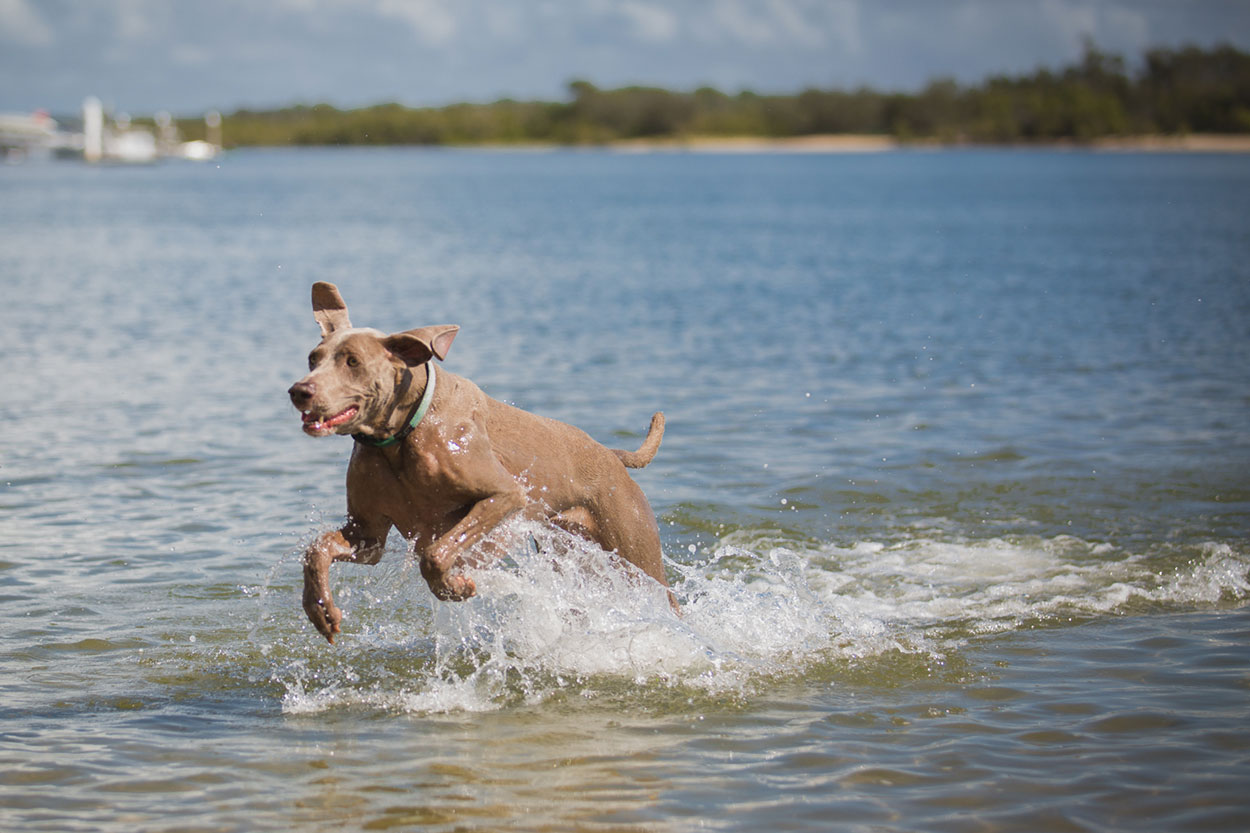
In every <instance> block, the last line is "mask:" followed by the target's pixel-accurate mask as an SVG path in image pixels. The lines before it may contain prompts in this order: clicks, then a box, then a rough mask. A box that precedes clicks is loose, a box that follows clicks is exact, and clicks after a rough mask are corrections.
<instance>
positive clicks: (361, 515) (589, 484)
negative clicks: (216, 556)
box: [287, 282, 677, 644]
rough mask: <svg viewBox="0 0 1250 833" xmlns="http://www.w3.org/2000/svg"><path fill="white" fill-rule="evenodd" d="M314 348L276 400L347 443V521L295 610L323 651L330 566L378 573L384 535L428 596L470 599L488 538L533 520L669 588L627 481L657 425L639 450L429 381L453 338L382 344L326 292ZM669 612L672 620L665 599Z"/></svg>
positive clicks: (452, 381) (648, 454) (471, 388)
mask: <svg viewBox="0 0 1250 833" xmlns="http://www.w3.org/2000/svg"><path fill="white" fill-rule="evenodd" d="M312 307H313V317H314V318H315V319H316V321H317V323H318V324H320V325H321V342H320V343H319V344H318V345H317V346H316V348H315V349H314V350H313V351H312V353H311V354H310V355H309V357H308V365H309V372H308V375H306V376H305V377H304V378H302V379H300V380H299V381H298V382H296V383H295V384H294V385H292V386H291V388H290V390H288V392H287V393H288V394H289V396H290V398H291V403H292V404H293V405H295V407H296V408H297V409H299V411H300V412H301V413H302V415H303V428H304V433H306V434H308V435H310V436H313V437H324V436H331V435H335V434H349V435H351V436H352V437H353V438H354V440H355V447H354V448H353V449H352V457H351V462H350V464H349V465H348V468H347V522H346V523H345V524H344V525H343V526H342V528H340V529H338V530H335V531H332V532H326V533H324V534H322V535H320V536H318V537H317V538H316V539H315V540H314V541H313V542H312V544H310V545H309V546H308V548H307V550H306V551H305V553H304V562H303V564H304V599H303V604H304V611H305V612H306V613H307V614H308V618H309V619H310V620H311V621H312V623H313V625H314V626H315V627H316V628H317V631H318V632H319V633H321V635H322V636H324V637H325V638H326V639H327V640H328V641H329V642H330V643H331V644H333V642H334V636H335V634H337V633H340V632H341V628H340V623H341V622H342V619H343V613H342V611H341V610H339V608H337V607H336V606H335V604H334V601H333V599H332V596H331V593H330V565H331V564H332V563H333V562H335V561H351V562H355V563H357V564H376V563H378V561H379V560H381V558H382V555H383V554H384V552H385V550H386V539H387V536H388V534H389V533H390V530H391V527H394V528H395V529H397V530H398V531H399V533H400V534H401V535H403V536H404V538H406V539H407V540H408V541H410V542H411V544H412V548H413V552H414V554H415V555H416V556H417V557H418V558H419V562H420V567H421V575H422V576H423V577H424V578H425V581H426V583H427V584H428V585H429V587H430V590H431V591H432V592H433V594H434V595H435V597H437V598H439V599H441V600H444V601H462V600H464V599H468V598H469V597H471V596H473V595H474V594H475V593H476V589H477V588H476V585H475V583H474V581H473V579H472V578H470V577H469V576H467V575H465V573H464V569H465V567H476V566H481V565H482V564H483V563H485V562H486V561H488V560H489V559H490V558H491V557H493V556H495V555H498V553H497V552H494V551H493V545H492V542H491V541H489V540H487V536H489V535H490V533H491V532H492V531H493V530H494V529H496V528H497V527H498V526H499V525H500V524H501V523H502V522H503V521H505V520H507V519H509V518H512V517H515V516H521V517H525V518H530V519H539V520H545V521H547V522H549V523H552V524H554V525H555V526H558V527H560V528H562V529H565V530H567V531H569V532H571V533H574V534H576V535H579V536H581V537H583V538H586V539H588V540H590V541H593V542H594V543H596V544H598V545H599V546H600V547H602V548H603V549H604V550H605V551H607V552H609V553H615V554H616V555H618V556H619V557H620V558H621V559H623V560H624V561H626V562H628V563H629V564H632V565H633V566H634V567H636V568H637V569H638V570H639V571H641V572H642V573H643V574H644V575H646V576H649V577H650V578H651V579H653V580H655V581H656V582H658V583H659V584H660V585H661V586H663V587H665V588H667V587H668V582H667V580H666V577H665V575H664V565H663V559H662V556H661V550H660V533H659V528H658V526H657V524H656V520H655V514H654V513H653V512H652V510H651V506H650V504H648V503H647V498H646V496H645V495H644V494H643V492H642V489H641V488H639V486H638V484H637V483H635V482H634V480H633V479H632V478H631V477H630V476H629V473H628V472H627V471H626V468H627V467H629V468H641V467H643V466H646V465H647V464H648V463H650V462H651V460H652V458H654V457H655V453H656V451H657V450H658V449H659V447H660V441H661V440H662V439H663V436H664V415H663V413H660V412H657V413H656V414H655V415H654V416H652V418H651V426H650V429H649V430H648V432H647V436H646V439H645V440H644V441H643V444H642V446H641V447H640V448H639V449H638V450H637V451H632V452H631V451H621V450H617V449H609V448H605V447H604V446H602V445H600V444H599V443H597V442H595V441H594V440H593V439H591V438H590V437H589V436H588V435H587V434H586V433H585V432H583V431H581V430H579V429H577V428H575V427H573V426H571V425H567V424H565V423H562V422H558V421H556V420H554V419H548V418H546V417H541V416H537V415H535V414H531V413H528V412H527V411H523V410H521V409H519V408H515V407H512V406H511V405H507V404H505V403H503V402H499V401H497V400H495V399H492V398H491V397H489V396H487V395H486V394H485V393H483V392H482V390H481V389H480V388H479V387H478V386H477V385H475V384H473V383H472V382H470V381H469V380H468V379H465V378H462V377H460V376H457V375H455V374H453V373H450V372H448V371H446V370H442V369H436V367H435V365H434V360H435V359H438V360H439V361H441V360H443V359H445V358H446V357H447V352H448V350H449V349H450V348H451V344H452V341H453V340H454V339H455V338H456V334H457V333H458V332H459V329H460V328H459V327H458V326H455V325H444V326H433V327H421V328H419V329H415V330H407V331H405V332H399V333H393V334H390V335H388V334H385V333H382V332H379V331H378V330H373V329H364V328H356V327H353V326H352V324H351V322H350V320H349V319H348V315H347V305H346V304H345V303H344V302H343V298H342V296H341V295H340V294H339V291H338V288H337V287H335V286H334V284H330V283H322V282H318V283H315V284H313V287H312ZM668 596H669V602H670V604H672V606H673V608H674V610H677V603H676V599H675V598H674V596H673V594H672V592H671V591H669V593H668Z"/></svg>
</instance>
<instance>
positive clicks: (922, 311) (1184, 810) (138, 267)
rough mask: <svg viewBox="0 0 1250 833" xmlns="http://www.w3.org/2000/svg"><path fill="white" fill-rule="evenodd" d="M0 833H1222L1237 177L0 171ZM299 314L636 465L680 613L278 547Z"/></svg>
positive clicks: (397, 556) (330, 516) (1238, 273)
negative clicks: (424, 349) (335, 290)
mask: <svg viewBox="0 0 1250 833" xmlns="http://www.w3.org/2000/svg"><path fill="white" fill-rule="evenodd" d="M0 197H2V198H0V220H2V224H0V228H3V232H0V280H3V285H4V287H5V289H6V303H5V304H4V305H3V306H2V307H0V350H2V353H0V355H3V357H4V361H3V363H0V367H2V368H3V369H0V383H2V384H3V390H4V391H5V395H4V396H3V398H2V399H0V419H2V421H3V424H4V426H5V428H4V430H3V432H2V433H0V577H2V580H0V617H2V619H0V621H2V622H3V624H4V628H3V632H0V691H2V692H3V698H2V701H0V827H3V828H4V829H26V830H93V831H96V830H126V831H148V830H152V831H155V830H214V831H222V830H227V831H228V830H240V831H244V830H249V831H250V830H288V829H292V828H294V827H297V826H298V827H301V828H311V829H317V830H320V829H331V828H336V829H338V828H343V827H348V828H352V827H358V828H362V829H404V828H409V829H415V828H425V829H433V830H454V829H465V828H468V829H500V828H508V829H534V830H538V829H544V830H582V829H585V830H687V829H692V828H695V827H706V828H711V829H722V830H756V829H760V828H763V827H768V828H773V829H778V830H782V829H784V830H827V829H831V828H832V829H843V828H845V829H852V830H853V829H863V830H868V829H871V830H898V831H906V830H916V829H932V830H967V829H984V830H1029V831H1038V830H1056V831H1067V830H1120V829H1126V828H1130V827H1131V828H1133V829H1140V830H1179V829H1185V830H1238V831H1239V830H1243V829H1245V828H1246V827H1247V825H1248V824H1250V811H1247V810H1246V809H1244V807H1245V801H1244V792H1245V790H1246V789H1247V788H1248V787H1250V730H1247V728H1246V715H1247V703H1248V702H1250V699H1248V694H1250V616H1248V615H1247V611H1250V607H1248V606H1247V600H1248V599H1250V478H1248V477H1247V474H1246V472H1247V471H1250V425H1248V424H1247V418H1246V416H1245V415H1246V413H1247V406H1248V405H1250V266H1248V265H1247V264H1250V231H1248V227H1247V225H1246V222H1245V219H1244V218H1245V217H1246V216H1250V157H1246V156H1168V155H1159V156H1153V155H1131V156H1113V155H1099V154H1088V153H1014V152H966V153H962V152H955V153H889V154H881V155H872V156H866V157H861V156H770V155H743V156H714V155H707V156H704V155H682V154H672V155H649V156H648V155H644V156H629V155H613V154H608V153H594V152H580V153H571V152H570V153H564V152H560V153H543V154H525V153H478V152H449V151H409V150H404V151H398V150H396V151H391V150H387V151H304V152H298V151H274V152H240V153H237V154H233V155H231V156H228V157H226V158H225V159H224V160H222V161H221V162H220V163H219V164H217V163H214V164H211V165H203V166H193V165H185V166H184V165H165V166H159V167H153V168H94V169H93V168H86V167H82V166H78V165H72V164H59V165H58V164H47V165H30V166H25V167H9V168H5V169H4V170H2V171H0ZM314 280H331V281H334V282H336V283H338V284H339V286H340V288H341V289H342V291H343V293H344V296H345V297H346V299H347V302H348V304H349V306H350V307H351V311H352V317H353V320H354V321H356V322H357V323H360V324H368V325H372V326H376V327H379V328H382V329H390V330H397V329H405V328H408V327H411V326H416V325H420V324H428V323H441V322H454V323H458V324H460V325H461V327H462V330H461V333H460V336H459V337H458V338H457V340H456V343H455V346H454V348H453V350H452V353H451V355H450V356H449V357H448V361H447V365H448V367H449V368H450V369H451V370H453V371H454V372H457V373H461V374H463V375H466V376H468V377H470V378H472V379H474V380H475V381H477V382H478V383H479V384H481V385H482V386H483V387H484V388H485V389H486V390H487V391H488V392H490V393H491V394H492V395H494V396H496V397H498V398H501V399H505V400H507V401H510V402H514V403H516V404H518V405H520V406H522V407H525V408H527V409H530V410H534V411H537V412H540V413H543V414H547V415H550V416H555V417H558V418H561V419H564V420H566V421H569V422H573V423H576V424H578V425H579V426H581V427H583V428H585V429H586V430H588V431H589V432H590V433H591V434H592V435H594V436H596V437H597V438H599V439H601V440H602V441H604V442H605V443H607V444H609V445H614V446H617V447H633V446H635V445H637V443H638V442H639V441H640V439H641V436H642V434H643V432H644V431H645V428H646V425H647V419H648V417H649V415H650V414H651V412H652V411H653V410H656V409H663V410H664V411H665V413H666V415H667V417H668V431H667V433H666V436H665V441H664V445H663V447H662V449H661V451H660V454H659V456H658V457H657V458H656V460H655V462H654V463H653V464H652V465H651V466H650V467H649V468H647V469H645V470H643V471H640V472H637V473H636V474H637V479H638V480H639V482H640V483H641V484H642V485H643V487H644V489H645V490H646V492H647V494H648V495H649V497H650V499H651V501H652V504H653V506H654V508H655V510H656V512H657V515H658V517H659V519H660V523H661V529H662V535H663V540H664V545H665V550H666V555H667V557H668V561H669V574H670V578H671V580H672V582H673V584H674V588H675V590H676V592H677V593H678V595H679V597H680V598H681V600H682V603H683V609H684V616H683V617H682V618H681V619H677V618H675V617H673V616H672V615H671V613H670V612H669V610H668V607H667V603H666V602H665V600H664V598H663V595H662V594H659V593H655V592H649V591H647V590H645V589H643V590H640V589H639V588H638V587H637V586H636V585H634V584H632V583H630V582H628V581H626V580H625V579H624V578H623V576H622V575H621V574H620V573H619V572H618V571H616V570H615V569H613V568H612V567H611V566H610V564H609V563H608V559H607V558H606V556H605V555H604V554H603V553H600V552H596V551H594V550H593V548H590V547H587V546H585V545H583V544H581V543H579V542H577V541H575V540H572V539H568V538H566V537H563V536H561V535H558V534H556V533H553V532H551V531H549V530H545V529H543V528H541V527H526V528H523V529H520V530H514V531H516V532H519V533H521V534H519V535H516V536H515V537H516V538H517V539H518V540H528V539H529V538H533V539H534V540H535V542H536V543H538V544H539V545H540V547H539V549H540V550H541V551H542V552H543V553H559V557H558V562H555V563H558V568H557V567H556V566H555V565H554V564H553V561H552V559H551V558H550V557H547V556H545V555H539V554H537V553H536V552H534V551H533V549H532V548H531V547H529V546H524V545H522V546H518V547H516V548H514V551H513V553H512V555H511V556H510V557H509V558H508V559H506V560H505V561H504V562H503V563H502V564H500V565H498V566H497V567H495V568H493V569H490V570H486V571H482V572H481V573H480V574H478V575H477V576H476V578H477V580H478V586H479V589H480V591H481V592H480V595H479V597H477V598H476V599H474V600H472V601H470V602H468V603H466V604H461V605H455V604H443V603H439V602H435V601H433V600H432V598H431V597H430V595H429V593H428V591H427V590H426V589H425V587H424V585H423V583H422V582H421V580H420V576H419V572H418V571H417V569H416V567H415V565H413V564H412V563H411V560H410V559H409V557H408V556H407V555H406V553H405V551H404V548H403V545H402V542H401V541H399V540H398V539H397V538H393V540H392V541H391V543H390V554H389V555H388V557H387V558H386V559H385V560H384V561H383V562H382V563H381V564H380V565H378V566H376V567H372V568H368V567H361V566H355V565H338V566H337V567H336V573H335V578H334V582H335V587H336V591H337V593H338V601H339V604H340V605H341V606H342V607H343V608H344V609H345V610H346V611H347V619H346V620H345V622H344V634H343V636H342V637H341V638H340V640H339V644H338V645H336V646H334V647H330V646H327V645H326V644H325V643H324V642H323V641H322V640H320V638H319V637H317V635H316V634H315V632H314V631H313V630H312V628H311V626H310V625H309V624H308V623H307V622H305V621H304V619H303V616H302V612H301V611H300V607H299V581H300V574H299V568H298V564H299V552H300V549H301V545H302V544H304V543H306V542H307V541H308V540H310V539H311V538H312V536H314V535H315V534H317V532H319V531H320V530H322V529H326V528H330V527H332V526H333V525H335V524H337V523H339V522H340V521H341V517H342V512H343V493H342V475H343V471H344V467H345V464H346V458H347V455H348V453H349V445H350V444H349V441H347V440H341V439H334V440H325V441H314V440H310V439H308V438H306V437H304V436H303V435H302V434H301V433H300V431H299V422H298V415H297V414H296V413H295V411H294V410H293V409H292V408H291V407H290V406H289V404H287V403H286V401H285V396H284V391H285V389H286V387H287V386H288V385H289V384H290V382H291V381H293V380H294V379H295V378H297V377H298V376H299V375H300V374H301V373H302V371H303V366H304V363H305V358H304V357H305V355H306V353H307V352H308V350H309V349H310V348H311V347H312V346H313V344H314V343H315V340H316V333H317V329H316V326H315V324H314V323H313V322H312V318H311V315H310V310H309V307H308V286H309V284H310V283H311V282H312V281H314Z"/></svg>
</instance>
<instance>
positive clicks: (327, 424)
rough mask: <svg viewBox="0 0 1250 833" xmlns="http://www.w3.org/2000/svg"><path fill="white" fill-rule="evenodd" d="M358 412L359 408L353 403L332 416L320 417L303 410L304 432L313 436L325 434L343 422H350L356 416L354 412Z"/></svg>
mask: <svg viewBox="0 0 1250 833" xmlns="http://www.w3.org/2000/svg"><path fill="white" fill-rule="evenodd" d="M358 413H360V409H359V408H357V407H356V406H355V405H350V406H348V407H347V409H346V410H343V411H341V412H339V413H337V414H335V415H334V416H332V417H321V416H318V415H317V414H314V413H313V412H312V411H304V433H305V434H311V435H313V436H314V437H320V436H324V435H325V434H332V433H334V429H335V428H338V427H339V426H340V425H343V424H344V423H348V422H351V421H352V420H353V419H355V418H356V414H358Z"/></svg>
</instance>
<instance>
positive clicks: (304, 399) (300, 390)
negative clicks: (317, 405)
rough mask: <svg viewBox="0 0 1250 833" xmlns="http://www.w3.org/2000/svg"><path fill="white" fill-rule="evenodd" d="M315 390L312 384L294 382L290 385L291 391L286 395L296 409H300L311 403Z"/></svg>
mask: <svg viewBox="0 0 1250 833" xmlns="http://www.w3.org/2000/svg"><path fill="white" fill-rule="evenodd" d="M316 392H317V388H316V386H315V385H313V383H312V382H296V383H295V384H293V385H291V389H290V390H288V391H287V393H288V394H289V395H290V397H291V401H292V402H294V403H295V406H296V407H302V406H304V405H307V404H308V403H309V402H311V401H312V398H313V395H314V394H316Z"/></svg>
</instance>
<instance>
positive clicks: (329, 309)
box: [312, 281, 352, 338]
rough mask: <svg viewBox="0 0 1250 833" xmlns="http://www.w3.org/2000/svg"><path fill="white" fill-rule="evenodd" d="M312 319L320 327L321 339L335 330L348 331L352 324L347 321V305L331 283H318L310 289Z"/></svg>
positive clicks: (337, 289)
mask: <svg viewBox="0 0 1250 833" xmlns="http://www.w3.org/2000/svg"><path fill="white" fill-rule="evenodd" d="M312 305H313V318H315V319H317V323H318V324H320V325H321V337H322V338H325V337H326V336H328V335H329V334H330V333H332V332H334V331H335V330H350V329H351V326H352V322H351V321H349V320H348V319H347V304H345V303H343V296H342V295H340V294H339V288H338V287H337V286H335V285H334V284H332V283H325V282H324V281H318V282H317V283H315V284H313V287H312Z"/></svg>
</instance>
